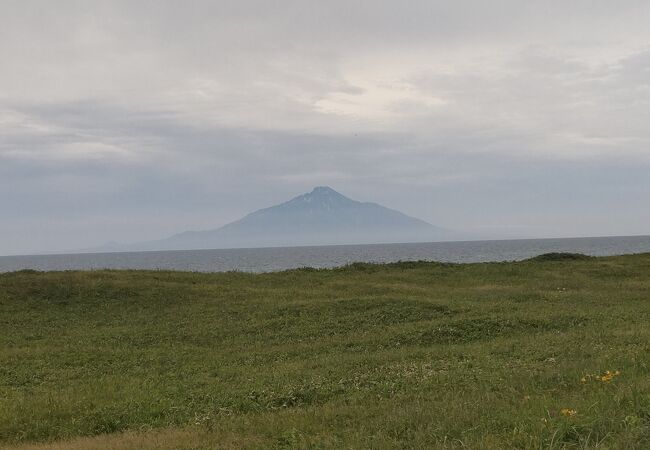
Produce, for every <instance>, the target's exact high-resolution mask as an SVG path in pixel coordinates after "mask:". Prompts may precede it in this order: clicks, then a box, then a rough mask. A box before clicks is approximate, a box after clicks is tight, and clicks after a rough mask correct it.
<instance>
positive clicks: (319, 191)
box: [310, 186, 341, 195]
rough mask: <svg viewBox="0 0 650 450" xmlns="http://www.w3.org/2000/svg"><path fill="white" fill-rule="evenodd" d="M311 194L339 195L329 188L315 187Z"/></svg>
mask: <svg viewBox="0 0 650 450" xmlns="http://www.w3.org/2000/svg"><path fill="white" fill-rule="evenodd" d="M310 193H311V194H318V195H323V194H338V195H341V194H339V193H338V192H336V191H335V190H334V189H332V188H331V187H329V186H316V187H315V188H314V189H312V191H311V192H310Z"/></svg>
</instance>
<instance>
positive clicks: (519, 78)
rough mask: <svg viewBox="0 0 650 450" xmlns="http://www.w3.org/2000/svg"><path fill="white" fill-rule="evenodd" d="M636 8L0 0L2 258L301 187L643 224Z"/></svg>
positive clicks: (515, 229) (223, 211) (482, 223)
mask: <svg viewBox="0 0 650 450" xmlns="http://www.w3.org/2000/svg"><path fill="white" fill-rule="evenodd" d="M649 14H650V6H648V4H647V2H643V1H623V2H616V4H614V3H613V2H609V1H593V0H591V1H587V0H584V1H582V0H581V1H576V2H571V4H567V3H566V2H559V1H557V2H556V1H550V2H520V1H514V0H511V1H505V0H498V1H495V2H479V1H460V2H442V1H440V2H432V1H415V2H409V3H408V6H405V5H404V4H403V3H399V2H377V1H372V2H370V1H352V2H326V3H323V2H302V1H300V2H298V1H282V2H262V1H259V2H213V1H205V2H203V1H194V2H191V3H190V4H187V2H177V1H156V2H148V1H142V2H130V1H129V2H126V1H124V2H122V1H110V2H109V1H106V2H104V1H98V2H92V3H89V2H82V1H65V0H64V1H61V2H57V8H56V10H53V9H52V8H51V7H49V6H48V4H46V3H45V2H39V1H27V2H25V1H20V2H19V1H11V0H7V1H4V2H3V4H2V6H0V59H1V60H2V61H3V64H4V66H5V67H7V68H10V69H11V70H3V71H0V254H2V253H22V252H35V251H43V250H55V249H61V248H78V247H84V246H92V245H95V244H99V243H102V242H104V241H108V240H111V239H114V240H120V241H125V242H128V241H134V240H139V239H143V238H154V237H163V236H165V235H167V234H171V233H174V232H176V231H182V230H184V229H200V228H212V227H216V226H218V225H221V224H223V223H225V222H227V221H230V220H232V219H235V218H237V217H238V216H240V215H242V214H245V213H247V212H249V211H250V210H252V209H255V208H259V207H263V206H267V205H269V204H272V203H275V202H278V201H282V200H284V199H286V198H287V197H290V196H292V195H294V194H298V193H300V192H302V191H305V190H308V189H309V188H311V186H313V185H316V184H327V185H331V186H333V187H334V188H336V189H340V190H341V191H343V192H344V193H346V194H348V195H350V196H353V197H357V198H359V199H367V200H374V201H378V202H380V203H384V204H386V205H388V206H392V207H395V208H398V209H401V210H403V211H405V212H407V213H409V214H412V215H416V216H419V217H422V218H423V219H425V220H429V221H431V222H433V223H436V224H440V225H443V226H447V227H450V228H459V229H474V230H482V229H485V230H489V232H490V233H493V234H494V236H508V235H513V236H514V235H516V236H550V235H564V236H567V235H590V234H591V235H593V234H641V233H648V232H649V231H650V230H648V228H647V224H648V223H649V219H650V216H649V215H648V213H647V212H646V210H647V208H645V206H644V205H647V204H648V203H649V201H650V182H649V181H648V179H647V178H648V177H647V173H649V171H648V169H650V145H649V144H650V129H649V128H648V127H647V124H648V123H650V117H649V115H650V81H649V80H650V30H649V29H648V27H647V17H649ZM486 232H487V231H486Z"/></svg>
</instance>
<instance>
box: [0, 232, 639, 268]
mask: <svg viewBox="0 0 650 450" xmlns="http://www.w3.org/2000/svg"><path fill="white" fill-rule="evenodd" d="M549 252H577V253H584V254H588V255H594V256H606V255H620V254H630V253H643V252H650V236H628V237H596V238H569V239H517V240H499V241H463V242H426V243H409V244H372V245H332V246H318V247H277V248H247V249H227V250H225V249H224V250H181V251H160V252H125V253H79V254H67V255H30V256H0V272H12V271H16V270H22V269H34V270H41V271H47V270H93V269H161V270H185V271H198V272H223V271H229V270H239V271H247V272H269V271H277V270H285V269H293V268H298V267H317V268H327V267H337V266H342V265H345V264H349V263H352V262H376V263H385V262H395V261H417V260H427V261H441V262H456V263H468V262H486V261H513V260H521V259H526V258H530V257H532V256H536V255H539V254H542V253H549Z"/></svg>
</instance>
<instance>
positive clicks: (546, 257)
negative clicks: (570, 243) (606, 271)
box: [527, 253, 594, 262]
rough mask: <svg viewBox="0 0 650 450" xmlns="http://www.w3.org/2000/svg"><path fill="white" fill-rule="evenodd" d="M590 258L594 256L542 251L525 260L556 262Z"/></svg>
mask: <svg viewBox="0 0 650 450" xmlns="http://www.w3.org/2000/svg"><path fill="white" fill-rule="evenodd" d="M590 259H594V257H593V256H589V255H584V254H582V253H543V254H541V255H538V256H535V257H533V258H529V259H528V260H527V261H539V262H545V261H550V262H556V261H587V260H590Z"/></svg>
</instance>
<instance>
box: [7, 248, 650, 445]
mask: <svg viewBox="0 0 650 450" xmlns="http://www.w3.org/2000/svg"><path fill="white" fill-rule="evenodd" d="M608 371H609V372H608ZM3 446H4V447H6V448H20V449H27V448H30V449H41V448H60V449H110V448H113V449H118V448H119V449H135V448H138V449H139V448H160V449H163V448H164V449H175V448H188V449H189V448H193V449H201V448H352V449H357V448H374V449H383V448H471V449H473V448H490V449H501V448H540V449H541V448H544V449H546V448H549V449H550V448H616V449H634V448H638V449H647V448H650V254H643V255H631V256H621V257H608V258H580V257H577V256H576V257H561V255H560V256H558V255H556V256H551V257H545V258H538V259H537V260H530V261H524V262H516V263H490V264H467V265H452V264H437V263H398V264H390V265H368V264H354V265H351V266H348V267H345V268H341V269H334V270H309V269H304V270H293V271H287V272H280V273H269V274H257V275H254V274H245V273H220V274H199V273H182V272H144V271H95V272H50V273H36V272H16V273H10V274H2V275H0V447H3ZM4 447H3V448H4Z"/></svg>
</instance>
